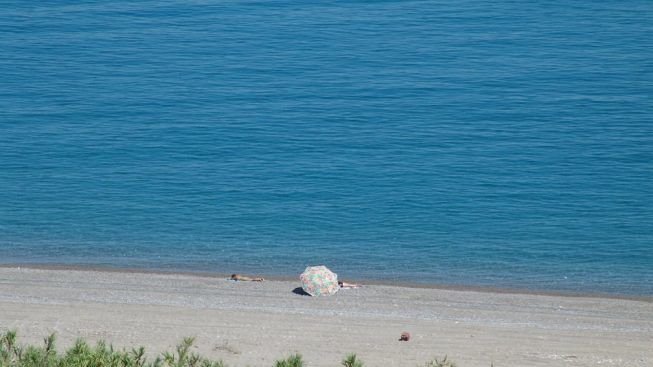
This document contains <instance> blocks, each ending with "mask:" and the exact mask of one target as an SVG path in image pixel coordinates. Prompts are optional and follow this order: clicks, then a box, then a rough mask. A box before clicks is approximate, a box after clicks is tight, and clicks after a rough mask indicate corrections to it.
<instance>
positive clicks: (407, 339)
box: [399, 331, 410, 342]
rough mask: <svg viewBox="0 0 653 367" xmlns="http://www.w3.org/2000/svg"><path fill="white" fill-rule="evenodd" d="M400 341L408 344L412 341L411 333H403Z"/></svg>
mask: <svg viewBox="0 0 653 367" xmlns="http://www.w3.org/2000/svg"><path fill="white" fill-rule="evenodd" d="M399 340H400V341H403V342H407V341H409V340H410V333H409V332H407V331H404V332H403V333H401V337H400V338H399Z"/></svg>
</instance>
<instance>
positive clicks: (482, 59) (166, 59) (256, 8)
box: [0, 0, 653, 296]
mask: <svg viewBox="0 0 653 367" xmlns="http://www.w3.org/2000/svg"><path fill="white" fill-rule="evenodd" d="M651 34H653V3H652V2H650V1H648V0H646V1H634V0H625V1H601V2H596V1H571V2H569V1H564V2H563V1H548V2H537V1H536V2H517V1H493V2H487V1H456V2H451V1H446V2H445V1H348V2H335V1H317V2H308V3H306V2H296V1H293V2H290V1H238V0H233V1H199V0H198V1H189V0H184V1H170V0H157V1H138V0H129V1H81V2H80V1H75V2H73V1H37V2H32V1H3V2H2V4H1V6H0V263H10V264H25V263H37V264H69V265H94V266H113V267H131V268H146V269H165V270H186V271H211V272H219V273H231V272H243V273H247V272H255V273H261V274H268V275H294V274H297V273H299V272H301V271H302V270H303V268H304V267H305V266H306V265H311V264H321V263H325V264H327V265H329V266H330V267H331V268H333V269H334V270H336V271H337V272H338V273H339V274H340V275H341V277H345V278H350V279H351V278H353V279H363V280H365V279H377V280H386V281H416V282H422V283H427V284H449V285H475V286H493V287H509V288H521V289H529V290H554V291H574V292H584V293H594V292H608V293H613V294H630V295H648V296H651V295H653V102H652V99H651V96H652V95H653V61H652V60H653V51H652V50H653V41H652V39H653V38H652V37H651Z"/></svg>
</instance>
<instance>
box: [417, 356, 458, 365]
mask: <svg viewBox="0 0 653 367" xmlns="http://www.w3.org/2000/svg"><path fill="white" fill-rule="evenodd" d="M424 367H456V364H455V363H454V362H452V361H450V360H448V359H447V356H444V358H443V359H437V358H435V359H434V360H432V361H428V362H426V364H425V365H424Z"/></svg>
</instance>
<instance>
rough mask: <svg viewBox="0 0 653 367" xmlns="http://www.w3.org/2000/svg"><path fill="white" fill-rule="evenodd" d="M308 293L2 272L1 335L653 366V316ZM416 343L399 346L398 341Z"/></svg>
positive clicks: (444, 293)
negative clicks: (190, 339) (187, 340)
mask: <svg viewBox="0 0 653 367" xmlns="http://www.w3.org/2000/svg"><path fill="white" fill-rule="evenodd" d="M297 287H299V283H298V282H297V281H266V282H263V283H256V282H251V283H250V282H233V281H229V280H226V279H223V278H216V277H205V276H197V275H184V274H161V273H138V272H117V271H111V272H108V271H89V270H71V269H68V270H52V269H33V268H12V267H5V268H0V329H2V330H3V331H4V330H7V329H17V330H18V332H19V334H20V336H21V338H20V340H21V342H23V343H27V342H30V343H40V342H41V340H42V338H43V337H44V336H46V335H47V334H49V333H52V332H55V333H56V334H57V335H58V338H59V346H60V349H61V348H63V347H66V346H69V345H70V344H71V343H72V342H73V341H74V340H75V339H76V338H78V337H84V338H86V339H88V340H90V341H93V342H94V341H97V340H105V341H107V342H109V343H112V344H113V345H114V346H115V347H119V348H120V347H126V346H128V347H132V346H136V345H143V346H145V347H146V348H147V349H148V351H149V352H150V355H151V356H154V355H156V354H157V353H159V352H163V351H165V350H171V349H172V348H173V347H174V345H175V344H177V343H178V342H179V341H180V340H181V339H182V338H183V337H185V336H194V337H196V349H195V350H196V351H197V352H200V353H202V354H204V355H206V356H209V357H212V358H216V359H222V360H224V361H225V362H226V363H227V364H228V365H229V366H232V367H234V366H248V365H250V366H272V364H273V362H274V360H276V359H279V358H281V357H284V356H287V355H289V354H291V353H295V352H299V353H301V354H302V355H303V356H304V359H305V360H306V361H307V366H316V367H317V366H337V365H339V362H340V360H341V359H342V357H344V356H345V355H346V354H347V353H351V352H355V353H357V354H358V356H359V357H360V358H361V359H362V360H363V361H364V362H365V363H366V366H368V367H374V366H382V367H387V366H416V365H418V364H423V363H424V362H426V361H428V360H429V359H431V358H434V357H442V356H444V355H448V356H449V358H451V359H453V360H455V361H456V362H457V363H458V365H459V366H461V367H463V366H489V365H490V363H494V365H495V366H497V367H500V366H520V367H521V366H652V365H653V348H651V346H652V345H653V303H652V302H651V301H650V300H631V299H615V298H600V297H565V296H553V295H537V294H513V293H498V292H497V293H495V292H486V291H469V290H447V289H429V288H413V287H397V286H388V285H365V286H363V287H362V288H359V289H345V290H341V291H340V292H339V293H338V294H336V295H335V296H333V297H324V298H312V297H309V296H305V295H302V294H301V293H300V292H298V291H297ZM403 331H408V332H410V333H411V335H412V338H411V340H410V341H408V342H400V341H399V340H398V339H399V336H400V334H401V332H403Z"/></svg>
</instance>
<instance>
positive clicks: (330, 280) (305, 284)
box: [299, 265, 340, 297]
mask: <svg viewBox="0 0 653 367" xmlns="http://www.w3.org/2000/svg"><path fill="white" fill-rule="evenodd" d="M299 279H300V280H301V281H302V289H303V290H304V292H306V293H308V294H310V295H311V296H314V297H316V296H330V295H332V294H335V293H336V292H337V291H338V289H340V286H339V285H338V274H336V273H334V272H332V271H331V270H329V269H328V268H327V267H326V266H324V265H320V266H309V267H307V268H306V270H304V272H303V273H302V274H301V275H300V276H299Z"/></svg>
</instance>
